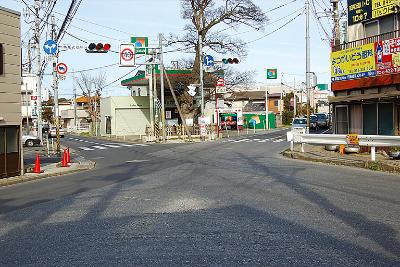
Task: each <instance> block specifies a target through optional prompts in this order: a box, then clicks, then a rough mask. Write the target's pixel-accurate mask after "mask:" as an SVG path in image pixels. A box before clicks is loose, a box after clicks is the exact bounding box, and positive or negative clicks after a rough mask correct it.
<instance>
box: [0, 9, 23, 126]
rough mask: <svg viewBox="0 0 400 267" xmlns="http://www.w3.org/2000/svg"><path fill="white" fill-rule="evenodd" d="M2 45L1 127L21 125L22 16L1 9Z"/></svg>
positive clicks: (0, 75) (0, 79) (0, 84)
mask: <svg viewBox="0 0 400 267" xmlns="http://www.w3.org/2000/svg"><path fill="white" fill-rule="evenodd" d="M0 29H1V31H0V44H1V45H2V47H3V54H2V55H0V56H1V57H3V70H4V73H3V74H0V117H2V118H3V120H0V126H1V125H20V123H21V47H20V35H21V27H20V14H19V13H18V12H15V11H11V10H8V9H5V8H2V7H0Z"/></svg>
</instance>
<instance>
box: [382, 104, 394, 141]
mask: <svg viewBox="0 0 400 267" xmlns="http://www.w3.org/2000/svg"><path fill="white" fill-rule="evenodd" d="M378 134H379V135H394V125H393V104H392V103H379V104H378Z"/></svg>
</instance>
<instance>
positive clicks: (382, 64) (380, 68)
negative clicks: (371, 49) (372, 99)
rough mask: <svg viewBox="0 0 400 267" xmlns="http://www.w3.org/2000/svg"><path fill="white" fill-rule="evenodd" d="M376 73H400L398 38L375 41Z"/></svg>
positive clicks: (399, 43) (399, 42)
mask: <svg viewBox="0 0 400 267" xmlns="http://www.w3.org/2000/svg"><path fill="white" fill-rule="evenodd" d="M375 55H376V56H375V61H376V72H377V75H386V74H393V73H400V38H395V39H390V40H385V41H380V42H376V43H375Z"/></svg>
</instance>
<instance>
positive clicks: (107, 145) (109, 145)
mask: <svg viewBox="0 0 400 267" xmlns="http://www.w3.org/2000/svg"><path fill="white" fill-rule="evenodd" d="M103 146H106V147H112V148H119V147H120V146H116V145H111V144H103Z"/></svg>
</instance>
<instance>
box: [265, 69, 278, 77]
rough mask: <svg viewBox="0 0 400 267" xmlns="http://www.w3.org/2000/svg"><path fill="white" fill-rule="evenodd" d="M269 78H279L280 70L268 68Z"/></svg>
mask: <svg viewBox="0 0 400 267" xmlns="http://www.w3.org/2000/svg"><path fill="white" fill-rule="evenodd" d="M267 79H278V70H277V69H267Z"/></svg>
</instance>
